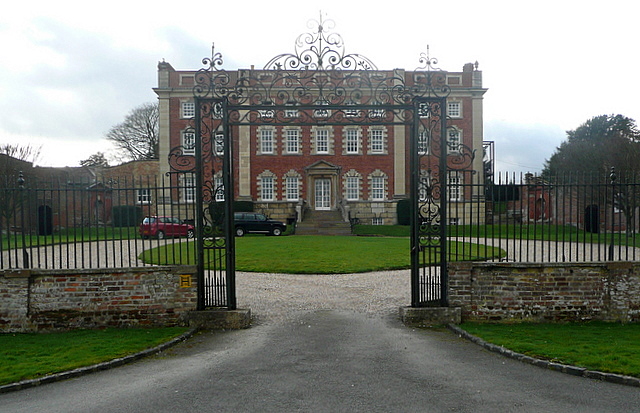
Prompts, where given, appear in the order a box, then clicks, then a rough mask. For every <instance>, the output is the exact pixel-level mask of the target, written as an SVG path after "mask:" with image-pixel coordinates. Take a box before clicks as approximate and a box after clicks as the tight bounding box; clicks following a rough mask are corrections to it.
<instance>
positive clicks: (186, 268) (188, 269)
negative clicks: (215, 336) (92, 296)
mask: <svg viewBox="0 0 640 413" xmlns="http://www.w3.org/2000/svg"><path fill="white" fill-rule="evenodd" d="M102 272H108V273H111V274H113V273H148V272H175V273H179V272H183V273H185V274H195V273H196V266H195V265H157V266H146V267H122V268H82V269H77V268H73V269H64V268H62V269H40V268H32V269H9V270H0V277H2V276H4V277H6V278H29V277H31V276H35V277H37V276H47V275H84V274H96V273H102Z"/></svg>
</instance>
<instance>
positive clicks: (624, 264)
mask: <svg viewBox="0 0 640 413" xmlns="http://www.w3.org/2000/svg"><path fill="white" fill-rule="evenodd" d="M449 265H450V266H453V267H456V268H464V267H481V268H494V267H497V268H567V267H573V268H584V267H599V268H608V269H630V268H633V267H634V266H640V262H637V261H608V262H606V261H604V262H603V261H587V262H452V263H450V264H449Z"/></svg>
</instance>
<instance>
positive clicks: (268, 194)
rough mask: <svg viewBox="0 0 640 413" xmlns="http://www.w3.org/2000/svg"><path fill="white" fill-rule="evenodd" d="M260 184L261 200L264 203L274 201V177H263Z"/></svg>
mask: <svg viewBox="0 0 640 413" xmlns="http://www.w3.org/2000/svg"><path fill="white" fill-rule="evenodd" d="M260 183H261V187H260V198H262V200H263V201H273V176H263V177H261V178H260Z"/></svg>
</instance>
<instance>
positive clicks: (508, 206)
mask: <svg viewBox="0 0 640 413" xmlns="http://www.w3.org/2000/svg"><path fill="white" fill-rule="evenodd" d="M622 178H623V177H618V176H616V173H615V171H613V170H612V172H611V174H608V175H607V176H596V175H573V174H567V175H563V176H552V177H541V176H536V175H533V174H514V173H511V174H508V173H504V174H498V175H496V176H495V180H494V181H493V182H484V181H482V182H480V181H479V179H478V178H477V177H475V176H465V177H464V179H465V181H461V180H460V179H458V180H457V181H451V180H450V181H449V188H448V190H447V196H448V197H449V203H448V208H447V212H448V213H447V217H448V222H447V224H448V238H449V239H450V240H451V241H454V242H452V243H451V244H450V251H449V253H450V254H449V260H450V261H456V260H466V259H469V257H472V258H473V257H474V256H475V258H476V259H478V260H502V261H516V262H589V261H614V260H636V259H638V258H640V250H639V247H640V240H639V236H638V232H639V231H640V226H639V221H638V214H639V213H640V179H635V178H637V177H636V176H634V175H629V176H626V177H624V179H622ZM456 241H459V242H456Z"/></svg>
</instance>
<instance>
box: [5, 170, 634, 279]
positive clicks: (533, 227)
mask: <svg viewBox="0 0 640 413" xmlns="http://www.w3.org/2000/svg"><path fill="white" fill-rule="evenodd" d="M636 178H637V177H636V176H626V177H624V176H619V177H618V176H616V174H611V175H609V176H605V177H596V176H578V175H566V176H560V177H547V178H543V177H540V176H535V175H530V174H498V175H496V176H495V179H494V181H493V182H489V183H487V182H485V181H480V180H479V179H478V177H477V176H475V175H473V174H465V175H464V176H458V177H456V178H455V179H450V180H449V182H448V184H449V186H448V189H447V194H446V196H448V204H447V215H446V216H447V222H446V224H447V237H448V239H449V240H450V241H452V242H451V243H450V244H449V248H448V249H449V251H448V254H447V255H448V259H449V261H456V260H463V259H464V260H468V259H470V258H471V259H476V260H496V261H497V260H503V261H517V262H587V261H613V260H631V261H634V260H637V259H639V258H640V240H639V235H638V234H639V232H640V220H639V219H638V217H639V215H640V179H636ZM185 182H186V183H188V184H185ZM192 182H194V180H190V179H186V180H183V181H181V180H180V179H175V178H174V177H165V176H160V177H155V176H150V177H137V178H131V177H125V178H110V179H106V180H104V181H101V182H86V181H70V180H67V181H56V182H46V183H45V182H43V181H42V180H40V181H36V180H35V179H31V178H28V179H25V178H22V177H3V179H0V239H1V242H0V269H11V268H15V269H19V268H46V269H67V268H80V269H82V268H118V267H137V266H145V265H150V264H148V263H147V262H153V263H154V264H157V263H160V264H163V263H166V264H172V263H194V262H195V254H196V250H195V248H196V245H195V242H193V240H192V239H190V238H188V237H184V236H182V237H175V238H172V237H171V236H170V235H171V234H164V235H166V236H165V237H160V238H161V239H158V234H157V233H154V234H152V236H151V237H148V238H147V237H142V236H141V235H140V232H139V227H140V223H141V221H142V219H143V217H145V216H166V217H175V218H177V219H178V220H179V221H180V222H182V223H184V222H186V223H187V224H189V225H192V224H193V223H194V222H195V214H196V209H195V205H196V204H195V202H194V199H195V197H194V194H195V187H194V186H188V185H193V184H192ZM176 242H180V243H182V244H183V246H184V247H183V248H168V249H164V251H169V254H170V256H168V257H167V256H166V255H163V254H165V252H161V251H160V250H159V249H156V248H155V247H158V246H166V245H169V244H172V243H176ZM145 251H146V254H156V255H155V256H153V257H152V259H151V260H149V261H143V260H141V259H140V255H141V254H142V253H143V252H145ZM212 260H213V261H216V259H215V258H211V257H209V258H207V261H212ZM216 262H217V261H216ZM221 265H222V264H221ZM212 288H213V287H212Z"/></svg>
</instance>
